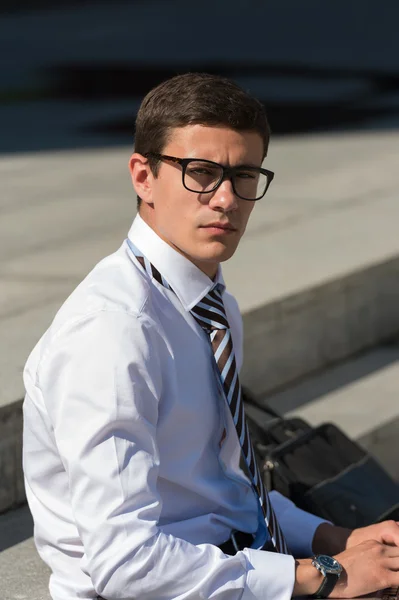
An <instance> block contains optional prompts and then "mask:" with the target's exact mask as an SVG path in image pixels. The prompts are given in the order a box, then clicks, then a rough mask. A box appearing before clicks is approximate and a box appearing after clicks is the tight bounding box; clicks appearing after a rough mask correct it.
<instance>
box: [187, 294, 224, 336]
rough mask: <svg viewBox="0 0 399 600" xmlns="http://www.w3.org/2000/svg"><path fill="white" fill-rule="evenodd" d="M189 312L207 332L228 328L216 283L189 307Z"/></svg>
mask: <svg viewBox="0 0 399 600" xmlns="http://www.w3.org/2000/svg"><path fill="white" fill-rule="evenodd" d="M191 314H192V315H193V317H194V318H195V320H196V321H197V322H198V323H199V324H200V325H201V327H202V328H203V329H205V330H206V331H208V332H210V331H214V330H215V329H229V322H228V321H227V317H226V311H225V309H224V304H223V298H222V294H221V291H220V286H219V284H216V285H215V287H214V288H212V289H211V290H210V291H209V292H208V293H207V295H206V296H204V297H203V298H202V300H200V302H198V304H196V305H195V306H194V307H193V308H192V309H191Z"/></svg>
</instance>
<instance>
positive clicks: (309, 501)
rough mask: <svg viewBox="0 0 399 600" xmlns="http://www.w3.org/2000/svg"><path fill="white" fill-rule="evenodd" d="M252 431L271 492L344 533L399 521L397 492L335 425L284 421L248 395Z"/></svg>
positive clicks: (382, 472)
mask: <svg viewBox="0 0 399 600" xmlns="http://www.w3.org/2000/svg"><path fill="white" fill-rule="evenodd" d="M243 397H244V403H245V407H246V413H247V420H248V426H249V429H250V432H251V438H252V441H253V444H254V448H255V453H256V455H257V459H258V461H259V465H260V468H261V472H262V473H263V477H264V482H265V485H266V487H267V489H268V490H277V491H279V492H281V493H282V494H284V495H285V496H287V497H288V498H290V499H291V500H292V501H293V502H295V504H296V505H297V506H298V507H300V508H303V509H304V510H307V511H308V512H311V513H313V514H316V515H318V516H320V517H323V518H325V519H328V520H330V521H332V522H333V523H334V524H335V525H341V526H342V527H349V528H355V527H362V526H365V525H370V524H372V523H375V522H378V521H382V520H385V519H395V520H399V486H398V484H397V483H396V482H395V481H394V480H393V479H392V478H391V477H390V476H389V474H388V473H387V472H386V471H385V470H384V469H383V467H382V466H381V465H380V464H379V463H378V462H377V461H376V460H375V459H374V458H373V457H372V456H371V455H370V454H369V453H368V452H367V451H366V450H364V448H362V447H361V446H359V444H357V443H356V442H354V441H353V440H351V439H350V438H348V436H347V435H346V434H345V433H344V432H343V431H341V430H340V429H339V428H338V427H337V426H336V425H334V424H332V423H324V424H322V425H320V426H319V427H315V428H313V427H311V426H310V425H309V424H308V423H306V421H303V420H302V419H295V418H292V419H284V418H283V417H281V415H279V414H278V413H277V412H275V411H274V410H272V409H270V408H269V407H266V408H265V407H263V405H262V407H261V406H260V405H259V404H258V403H257V402H256V400H255V399H254V397H253V395H252V394H251V393H250V392H249V390H247V389H245V390H244V396H243Z"/></svg>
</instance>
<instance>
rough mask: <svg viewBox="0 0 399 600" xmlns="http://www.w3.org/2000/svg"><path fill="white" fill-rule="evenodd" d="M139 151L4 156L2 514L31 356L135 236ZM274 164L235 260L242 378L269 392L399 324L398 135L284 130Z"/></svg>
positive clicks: (15, 494)
mask: <svg viewBox="0 0 399 600" xmlns="http://www.w3.org/2000/svg"><path fill="white" fill-rule="evenodd" d="M130 151H131V149H130V148H126V147H122V148H115V149H112V150H107V152H103V151H76V152H74V153H71V152H60V153H50V154H47V153H43V154H40V155H38V154H26V155H18V156H14V157H9V156H8V157H7V156H6V157H2V158H0V177H1V180H2V183H3V187H4V189H5V193H4V194H3V195H2V196H1V198H0V211H1V215H2V218H1V219H0V340H2V341H1V344H2V351H1V353H0V372H1V373H2V391H1V396H0V473H1V477H0V512H1V511H4V510H7V509H8V508H10V507H11V506H13V505H15V504H18V503H20V502H21V501H23V499H24V498H23V486H22V475H21V469H20V446H21V427H22V421H21V398H22V397H23V392H24V390H23V383H22V378H21V374H22V370H23V365H24V363H25V361H26V358H27V356H28V354H29V352H30V350H31V349H32V348H33V346H34V344H35V343H36V341H37V340H38V339H39V337H40V336H41V334H42V333H43V332H44V330H45V328H46V327H47V326H48V324H49V322H50V320H51V318H52V316H53V315H54V313H55V312H56V310H57V308H58V307H59V306H60V304H61V303H62V302H63V300H64V299H65V298H66V296H67V295H68V294H69V293H70V292H71V291H72V289H73V288H74V287H75V286H76V285H77V284H78V283H79V281H80V280H81V279H82V278H83V277H84V276H85V274H86V273H87V272H88V271H89V269H90V268H91V267H92V266H93V265H94V264H95V263H96V261H98V260H99V259H101V258H102V257H103V256H105V255H106V254H108V253H110V252H112V251H113V250H115V249H116V248H117V247H118V246H119V245H120V243H121V241H122V240H123V239H124V237H125V235H126V232H127V230H128V228H129V225H130V222H131V220H132V218H133V216H134V212H135V207H134V205H135V198H134V195H133V193H132V191H131V188H130V183H129V177H128V173H127V168H126V164H127V160H128V157H129V154H130ZM265 164H267V166H269V167H270V168H273V169H274V170H275V171H276V179H275V182H273V186H272V187H271V189H270V194H269V193H268V196H267V197H265V199H264V201H261V202H259V203H258V205H256V207H255V211H254V214H253V217H252V220H251V221H250V223H249V226H248V229H247V232H246V235H245V236H244V238H243V240H242V243H241V246H240V249H239V251H238V252H237V254H236V255H235V256H234V258H233V259H232V260H231V261H229V262H228V263H226V265H225V266H224V272H225V276H226V281H227V284H228V287H229V289H230V290H231V291H232V292H233V293H234V294H235V295H236V297H237V299H238V301H239V304H240V308H241V310H242V313H243V317H244V331H245V338H244V355H245V364H244V367H243V370H242V381H243V382H244V383H246V384H247V385H249V386H250V387H251V388H252V389H253V390H254V392H255V393H257V394H259V395H262V394H266V393H268V394H269V393H271V392H272V391H273V390H277V389H279V388H282V387H284V386H287V385H289V384H292V383H293V382H294V381H296V380H298V379H300V378H301V377H304V376H306V375H307V374H309V373H312V372H315V371H318V370H322V369H325V368H326V367H327V366H329V365H331V364H334V363H336V362H339V361H342V360H344V359H346V358H347V357H349V356H351V355H353V354H355V353H357V352H360V351H363V350H365V349H367V348H371V347H373V346H376V345H378V344H380V343H381V342H383V341H385V340H386V339H389V338H391V337H394V336H395V335H396V334H397V333H398V332H399V311H398V310H397V304H398V298H399V277H398V273H399V237H398V235H397V223H398V222H399V203H398V202H397V189H398V188H399V171H398V169H397V165H398V164H399V134H398V133H378V134H377V133H358V134H350V135H349V134H346V135H344V134H342V135H331V134H324V135H318V136H304V137H300V138H299V137H294V138H278V139H277V140H275V141H273V143H272V146H271V149H270V152H269V158H268V159H267V160H266V163H265ZM376 173H378V176H377V175H376ZM398 412H399V411H398Z"/></svg>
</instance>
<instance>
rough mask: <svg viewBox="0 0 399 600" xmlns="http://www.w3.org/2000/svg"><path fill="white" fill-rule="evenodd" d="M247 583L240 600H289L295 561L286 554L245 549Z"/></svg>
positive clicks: (293, 582)
mask: <svg viewBox="0 0 399 600" xmlns="http://www.w3.org/2000/svg"><path fill="white" fill-rule="evenodd" d="M242 553H243V554H244V556H245V558H246V561H247V569H248V571H247V582H246V586H245V588H244V593H243V595H242V596H241V599H242V600H260V599H261V600H290V598H291V597H292V592H293V589H294V584H295V560H294V557H293V556H290V555H288V554H277V553H275V552H265V551H263V550H253V549H251V548H245V550H243V552H242Z"/></svg>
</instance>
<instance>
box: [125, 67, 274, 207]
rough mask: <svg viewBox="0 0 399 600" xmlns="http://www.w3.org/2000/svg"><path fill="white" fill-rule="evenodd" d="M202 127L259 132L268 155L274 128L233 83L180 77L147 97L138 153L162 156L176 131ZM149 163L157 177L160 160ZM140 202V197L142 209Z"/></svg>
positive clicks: (139, 122) (256, 104)
mask: <svg viewBox="0 0 399 600" xmlns="http://www.w3.org/2000/svg"><path fill="white" fill-rule="evenodd" d="M198 124H199V125H207V126H210V127H212V126H214V127H217V126H219V127H220V126H222V127H223V126H224V127H229V128H231V129H234V130H236V131H255V132H257V133H259V135H260V136H261V137H262V139H263V145H264V154H263V156H266V153H267V148H268V145H269V138H270V128H269V124H268V122H267V117H266V111H265V108H264V106H263V104H262V103H261V102H259V100H257V99H256V98H254V97H253V96H251V95H250V94H249V93H247V92H246V91H245V90H243V89H242V88H240V87H239V86H238V85H237V84H236V83H234V82H233V81H231V80H229V79H225V78H224V77H220V76H218V75H210V74H208V73H185V74H184V75H177V76H175V77H172V78H171V79H168V80H167V81H164V82H163V83H161V84H159V85H158V86H157V87H155V88H154V89H152V90H151V91H150V92H149V93H148V94H147V95H146V96H145V98H144V100H143V101H142V103H141V106H140V108H139V111H138V113H137V118H136V127H135V151H136V152H138V153H139V154H143V155H144V154H146V153H147V152H154V153H158V154H162V152H163V149H164V148H165V146H166V145H167V143H168V140H169V137H170V135H171V133H172V131H173V129H175V128H176V127H185V126H186V125H198ZM149 163H150V168H151V170H152V172H153V173H154V175H155V176H156V175H157V173H158V169H159V163H160V161H159V160H158V159H154V158H150V159H149ZM140 203H141V200H140V198H138V199H137V206H138V208H139V207H140Z"/></svg>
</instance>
